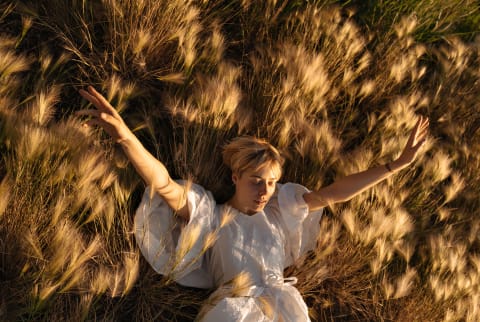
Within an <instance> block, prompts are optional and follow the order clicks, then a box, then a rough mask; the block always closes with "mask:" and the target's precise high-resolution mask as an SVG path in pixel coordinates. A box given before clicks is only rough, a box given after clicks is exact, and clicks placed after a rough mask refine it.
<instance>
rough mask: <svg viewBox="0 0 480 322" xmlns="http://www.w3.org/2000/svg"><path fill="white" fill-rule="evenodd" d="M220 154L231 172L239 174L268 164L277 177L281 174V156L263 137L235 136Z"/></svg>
mask: <svg viewBox="0 0 480 322" xmlns="http://www.w3.org/2000/svg"><path fill="white" fill-rule="evenodd" d="M222 156H223V163H224V164H225V165H226V166H227V167H229V168H230V170H232V173H238V174H239V175H241V174H242V173H243V172H244V171H245V170H247V169H258V168H261V167H263V166H264V165H269V166H271V167H272V168H273V170H274V171H275V173H276V175H277V178H280V177H281V175H282V167H283V163H284V159H283V157H282V156H281V155H280V152H278V150H277V149H276V148H275V147H274V146H272V145H271V144H270V143H268V142H267V141H266V140H263V139H259V138H255V137H253V136H241V137H237V138H235V139H233V140H232V141H230V143H228V144H226V145H225V146H224V147H223V152H222Z"/></svg>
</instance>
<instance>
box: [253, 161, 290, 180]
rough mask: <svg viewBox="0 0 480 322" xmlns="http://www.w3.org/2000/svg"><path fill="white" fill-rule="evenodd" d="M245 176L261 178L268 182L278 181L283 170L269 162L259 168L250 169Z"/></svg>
mask: <svg viewBox="0 0 480 322" xmlns="http://www.w3.org/2000/svg"><path fill="white" fill-rule="evenodd" d="M245 174H246V175H248V176H250V177H259V178H262V179H268V180H278V179H279V176H280V174H281V168H280V166H279V165H278V164H276V163H273V162H269V163H266V164H262V165H260V166H259V167H257V168H248V169H247V170H245Z"/></svg>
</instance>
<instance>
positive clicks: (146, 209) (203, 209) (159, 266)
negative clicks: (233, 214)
mask: <svg viewBox="0 0 480 322" xmlns="http://www.w3.org/2000/svg"><path fill="white" fill-rule="evenodd" d="M187 202H188V207H189V213H190V218H189V221H188V223H187V222H186V221H185V220H183V219H181V218H179V217H177V216H175V215H174V214H173V211H172V209H171V208H170V207H169V206H168V205H167V204H166V203H165V201H164V200H163V199H162V198H161V197H160V196H159V195H158V194H156V193H154V194H153V195H152V194H151V192H150V188H149V187H147V189H146V190H145V193H144V195H143V198H142V201H141V203H140V205H139V207H138V209H137V211H136V214H135V219H134V225H135V227H134V231H135V238H136V240H137V243H138V245H139V247H140V250H141V252H142V254H143V256H144V257H145V259H146V260H147V261H148V262H149V263H150V265H151V266H152V267H153V269H155V271H157V272H158V273H160V274H162V275H166V276H170V277H172V278H173V279H174V280H175V281H177V282H178V283H179V284H182V285H184V286H190V287H199V288H211V287H213V279H212V277H211V275H210V273H209V269H208V263H207V262H206V258H205V257H206V256H205V249H204V245H205V237H206V236H207V234H208V233H209V232H211V231H213V230H214V228H215V227H214V225H215V220H214V216H215V205H216V203H215V200H214V198H213V196H212V194H211V193H210V192H209V191H206V190H205V189H204V188H203V187H201V186H199V185H196V184H193V185H192V186H191V188H190V189H189V190H188V192H187Z"/></svg>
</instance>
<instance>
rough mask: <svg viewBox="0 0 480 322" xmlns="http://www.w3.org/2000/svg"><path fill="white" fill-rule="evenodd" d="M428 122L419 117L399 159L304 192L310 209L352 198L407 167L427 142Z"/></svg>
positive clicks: (426, 119) (424, 118)
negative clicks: (318, 188)
mask: <svg viewBox="0 0 480 322" xmlns="http://www.w3.org/2000/svg"><path fill="white" fill-rule="evenodd" d="M428 124H429V122H428V118H426V117H422V116H420V117H419V119H418V121H417V124H415V127H414V128H413V130H412V132H411V133H410V137H409V138H408V141H407V145H406V146H405V148H404V150H403V152H402V154H401V155H400V157H399V158H398V159H397V160H395V161H393V162H390V163H387V164H385V165H381V166H377V167H374V168H370V169H368V170H366V171H362V172H359V173H355V174H352V175H349V176H346V177H344V178H341V179H339V180H337V181H335V182H334V183H332V184H331V185H329V186H326V187H324V188H322V189H320V190H318V191H312V192H310V193H306V194H304V195H303V198H304V199H305V202H306V203H307V205H308V207H309V209H310V210H315V209H319V208H322V207H325V206H328V205H329V204H334V203H337V202H342V201H347V200H350V199H351V198H353V197H354V196H356V195H357V194H359V193H361V192H363V191H365V190H367V189H368V188H370V187H372V186H374V185H375V184H377V183H379V182H380V181H382V180H384V179H386V178H388V177H390V176H391V175H392V174H394V173H395V172H397V171H399V170H401V169H403V168H405V167H407V166H408V165H409V164H410V163H411V162H412V161H413V160H414V159H415V157H416V155H417V153H418V150H419V149H420V147H421V146H422V144H423V143H424V142H425V139H426V137H427V133H428Z"/></svg>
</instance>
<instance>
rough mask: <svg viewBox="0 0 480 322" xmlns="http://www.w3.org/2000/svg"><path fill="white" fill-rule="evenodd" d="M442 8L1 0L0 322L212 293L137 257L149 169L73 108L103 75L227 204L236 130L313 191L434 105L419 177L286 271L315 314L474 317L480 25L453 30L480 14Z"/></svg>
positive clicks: (337, 215)
mask: <svg viewBox="0 0 480 322" xmlns="http://www.w3.org/2000/svg"><path fill="white" fill-rule="evenodd" d="M382 3H383V2H382ZM385 3H389V2H388V1H387V2H385ZM415 3H416V2H415ZM422 3H423V2H422ZM434 4H435V5H427V4H426V3H425V4H422V5H421V4H418V5H417V4H414V3H410V2H409V1H402V2H399V4H398V7H396V8H397V9H398V10H397V13H401V14H399V15H397V14H395V15H394V14H393V12H394V10H393V9H395V8H392V10H390V9H388V8H387V7H382V6H381V5H378V6H377V7H376V8H372V7H369V8H366V7H365V6H363V5H360V4H358V5H357V9H358V12H357V11H356V10H355V8H354V7H353V6H350V7H340V6H335V5H332V1H324V2H321V1H317V3H315V4H314V3H310V4H299V3H298V2H294V1H264V2H261V3H260V2H259V3H256V2H253V1H230V2H228V3H225V2H221V1H147V0H142V1H129V0H108V1H103V2H98V3H95V4H92V3H90V2H86V1H80V0H76V1H72V2H70V3H69V4H68V6H67V5H66V4H65V3H64V2H62V1H44V2H34V3H31V2H22V1H18V2H12V3H11V4H8V3H7V4H0V25H1V26H2V28H1V29H2V33H1V34H0V151H1V155H2V158H1V160H0V276H1V278H0V285H1V289H2V296H1V297H0V320H49V321H51V320H54V321H56V320H66V319H68V320H126V319H130V320H160V321H161V320H180V321H183V320H185V321H188V320H192V319H193V318H194V317H195V316H196V314H197V313H198V310H199V308H200V306H201V304H202V302H203V301H204V300H205V299H206V297H207V295H208V294H207V293H208V292H207V291H200V290H192V289H185V288H182V287H180V286H178V285H176V284H172V283H171V282H170V280H169V278H162V277H160V276H158V275H156V274H155V273H154V272H153V270H152V269H150V268H149V267H148V265H147V264H146V262H145V261H144V260H143V259H142V258H141V257H140V255H139V252H138V250H137V247H136V245H135V244H134V241H133V238H132V220H131V219H132V216H131V214H132V213H133V211H134V207H135V205H136V203H137V202H138V198H139V193H140V190H142V187H141V186H140V185H139V184H138V183H139V179H138V178H137V177H136V176H135V174H134V172H133V169H131V168H130V167H128V166H127V162H125V160H124V159H122V156H121V155H120V153H119V151H117V150H116V148H115V147H113V146H112V145H111V143H110V142H109V141H108V140H105V138H104V136H103V134H101V133H98V132H97V131H95V130H91V129H87V128H84V127H82V125H81V123H80V121H79V120H78V119H75V118H73V116H72V113H71V111H72V110H75V109H80V108H82V104H83V103H82V102H81V101H80V98H79V96H78V94H77V93H76V89H77V88H78V87H83V86H85V85H87V84H94V85H95V86H97V87H98V88H99V89H101V90H102V92H104V93H105V94H106V96H107V97H108V98H109V99H110V100H111V101H112V102H113V103H114V104H115V106H116V107H117V108H118V110H119V111H120V112H121V114H122V115H123V116H124V117H125V119H126V121H127V122H128V123H129V124H130V125H131V127H132V128H134V129H135V131H136V132H137V134H138V135H139V137H140V138H141V139H142V141H143V142H144V143H145V145H146V146H147V147H148V148H149V149H150V150H151V151H152V152H154V153H155V154H157V155H158V156H159V157H160V158H161V159H162V160H163V161H164V162H165V163H166V164H167V167H168V168H169V169H170V171H171V172H172V174H173V175H174V176H176V177H183V178H185V179H189V180H192V181H193V182H196V183H199V184H202V185H203V186H205V187H206V188H208V189H210V190H211V191H212V192H213V193H214V195H215V196H216V197H217V199H218V200H220V201H221V200H225V198H226V197H228V195H229V193H231V191H228V189H225V187H226V186H228V184H229V182H228V172H227V170H226V169H225V168H224V167H222V166H221V160H220V153H219V151H220V147H221V145H222V144H223V143H225V142H226V141H227V140H229V139H230V138H232V137H235V136H237V135H241V134H250V135H257V136H261V137H266V138H268V139H269V140H270V141H271V142H272V143H273V144H275V145H276V146H278V147H279V148H280V149H281V150H282V152H283V153H284V155H285V156H286V157H287V163H286V166H285V171H284V177H283V181H295V182H299V183H302V184H304V185H306V186H308V187H309V188H312V189H315V188H319V187H320V186H323V185H325V184H328V183H330V182H332V181H333V180H334V179H335V177H338V176H343V175H346V174H350V173H353V172H355V171H358V170H362V169H365V168H367V167H369V166H372V165H375V164H380V163H382V162H386V161H391V160H392V159H394V158H395V157H397V156H398V153H399V152H400V151H401V148H402V147H403V145H404V144H405V142H406V139H407V136H408V135H407V133H408V131H409V129H410V128H411V127H412V126H413V124H414V123H415V115H417V114H423V115H427V116H428V117H429V118H430V123H431V135H430V137H429V138H428V140H427V144H426V146H425V149H424V153H422V154H421V155H420V156H419V157H418V159H417V160H416V162H415V164H414V165H412V167H411V169H408V170H404V171H402V172H401V173H400V174H398V175H396V176H395V177H393V178H391V179H388V180H386V181H385V182H383V183H381V184H379V185H378V186H376V187H374V188H373V189H371V190H369V191H368V192H365V193H363V194H361V195H359V196H358V197H356V198H354V199H353V200H351V201H350V202H348V203H345V204H342V205H338V206H335V207H330V208H328V210H327V215H326V216H325V217H324V219H323V221H322V223H321V225H322V226H321V234H320V235H319V237H318V248H317V250H316V251H315V252H312V253H311V254H308V256H306V258H304V259H303V262H302V263H301V265H300V264H299V263H298V264H297V265H296V266H294V267H292V268H290V269H289V270H288V272H287V273H289V274H290V273H291V274H294V275H295V276H297V277H298V279H299V283H298V285H297V286H298V288H299V290H300V291H301V293H302V294H303V296H304V297H305V299H306V301H307V303H308V305H309V308H310V313H311V316H312V320H314V321H331V320H334V321H343V320H348V321H352V320H378V321H384V320H394V321H407V320H408V321H412V320H414V321H419V320H420V321H441V320H444V321H458V320H464V321H478V320H479V319H480V312H479V309H478V307H479V303H478V302H479V298H480V288H479V285H480V284H479V274H480V259H479V258H480V255H479V253H478V252H479V246H480V243H479V239H478V233H479V229H480V219H479V218H478V216H477V213H478V209H479V206H480V201H479V199H478V196H479V195H480V172H479V169H480V140H479V133H480V132H479V128H480V118H479V116H480V113H479V100H478V93H479V90H480V88H479V86H480V85H479V84H480V71H479V69H478V66H479V63H480V62H479V59H480V56H479V48H480V36H478V35H477V36H476V38H475V37H474V34H473V32H476V30H469V31H468V32H469V37H468V38H467V39H468V40H466V39H465V38H463V39H462V38H459V36H458V34H459V33H460V31H461V30H462V28H465V26H467V25H473V23H472V21H473V22H474V21H478V19H479V12H478V8H477V9H475V6H473V4H472V2H471V1H459V2H458V4H456V5H452V4H451V3H450V2H448V1H436V2H434ZM376 10H377V11H376ZM378 10H380V11H378ZM381 10H385V11H381ZM389 10H390V11H389ZM412 13H416V14H412ZM375 19H376V20H375ZM475 19H476V20H475ZM365 21H368V22H369V24H365ZM459 30H460V31H459ZM229 218H230V217H229V216H228V215H227V216H226V217H225V223H226V222H228V219H229ZM194 233H195V232H194V231H193V232H192V234H190V235H186V237H185V240H184V242H185V243H184V245H183V246H182V247H183V248H182V249H183V253H185V254H186V253H187V252H188V250H189V249H190V247H191V245H192V244H193V243H194V242H195V239H196V238H195V237H196V236H195V234H194ZM216 234H217V232H212V233H211V234H208V235H207V236H204V237H205V240H204V242H203V244H202V245H205V247H204V249H203V251H205V250H206V249H207V248H208V246H209V245H211V244H212V243H213V242H214V241H215V240H216ZM197 235H198V234H197ZM180 257H181V256H180ZM176 260H177V261H179V260H181V258H177V259H176ZM174 266H175V265H174ZM232 283H233V284H232V285H234V288H233V291H234V292H240V291H241V288H242V287H244V286H245V285H246V284H248V278H247V276H244V275H242V276H239V278H238V279H236V280H234V281H232ZM265 310H266V311H268V302H265Z"/></svg>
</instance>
